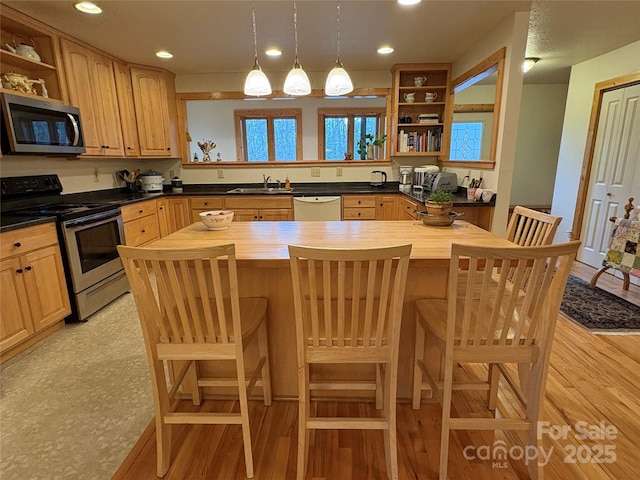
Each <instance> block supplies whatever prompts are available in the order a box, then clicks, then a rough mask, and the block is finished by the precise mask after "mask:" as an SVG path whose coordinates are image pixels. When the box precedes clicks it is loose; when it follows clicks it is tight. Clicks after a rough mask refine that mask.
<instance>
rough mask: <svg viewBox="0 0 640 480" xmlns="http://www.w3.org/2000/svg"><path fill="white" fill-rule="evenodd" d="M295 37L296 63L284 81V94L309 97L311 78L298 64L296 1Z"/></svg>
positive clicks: (294, 17)
mask: <svg viewBox="0 0 640 480" xmlns="http://www.w3.org/2000/svg"><path fill="white" fill-rule="evenodd" d="M293 35H294V38H295V62H293V68H292V69H291V71H290V72H289V74H288V75H287V79H286V80H285V81H284V93H286V94H287V95H295V96H302V95H309V94H310V93H311V84H310V83H309V77H307V74H306V73H304V70H302V67H301V66H300V62H298V9H297V8H296V0H293Z"/></svg>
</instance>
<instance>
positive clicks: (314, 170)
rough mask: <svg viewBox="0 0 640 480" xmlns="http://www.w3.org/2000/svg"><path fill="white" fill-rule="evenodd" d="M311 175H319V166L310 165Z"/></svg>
mask: <svg viewBox="0 0 640 480" xmlns="http://www.w3.org/2000/svg"><path fill="white" fill-rule="evenodd" d="M311 176H312V177H319V176H320V167H311Z"/></svg>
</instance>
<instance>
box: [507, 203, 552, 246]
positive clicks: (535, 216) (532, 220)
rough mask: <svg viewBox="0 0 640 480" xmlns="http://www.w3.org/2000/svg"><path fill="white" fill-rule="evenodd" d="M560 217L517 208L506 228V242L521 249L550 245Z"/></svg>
mask: <svg viewBox="0 0 640 480" xmlns="http://www.w3.org/2000/svg"><path fill="white" fill-rule="evenodd" d="M561 221H562V217H555V216H553V215H549V214H548V213H543V212H538V211H537V210H531V209H530V208H526V207H521V206H517V207H515V208H514V209H513V213H512V214H511V218H510V219H509V225H508V226H507V240H509V241H511V242H513V243H515V244H516V245H520V246H521V247H534V246H537V245H551V244H552V243H553V237H554V235H555V234H556V230H557V229H558V225H560V222H561Z"/></svg>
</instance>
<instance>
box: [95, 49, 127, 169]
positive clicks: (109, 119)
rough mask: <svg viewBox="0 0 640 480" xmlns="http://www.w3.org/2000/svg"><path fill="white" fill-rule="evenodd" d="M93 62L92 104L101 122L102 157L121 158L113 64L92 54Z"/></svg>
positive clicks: (118, 112) (118, 113) (120, 130)
mask: <svg viewBox="0 0 640 480" xmlns="http://www.w3.org/2000/svg"><path fill="white" fill-rule="evenodd" d="M93 60H94V72H95V75H94V83H93V90H94V92H93V93H94V102H95V108H96V110H97V112H98V114H99V115H100V120H101V122H102V141H103V142H104V145H103V147H104V155H107V156H119V157H121V156H123V155H124V147H123V146H122V125H121V123H120V109H119V108H118V94H117V93H116V80H115V77H114V74H113V62H112V61H111V60H110V59H108V58H106V57H103V56H102V55H98V54H97V53H94V54H93Z"/></svg>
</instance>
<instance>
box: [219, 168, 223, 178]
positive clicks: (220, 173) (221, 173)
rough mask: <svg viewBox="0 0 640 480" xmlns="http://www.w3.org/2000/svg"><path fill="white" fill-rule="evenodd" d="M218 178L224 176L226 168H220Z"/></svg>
mask: <svg viewBox="0 0 640 480" xmlns="http://www.w3.org/2000/svg"><path fill="white" fill-rule="evenodd" d="M218 178H224V170H223V169H221V168H219V169H218Z"/></svg>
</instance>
